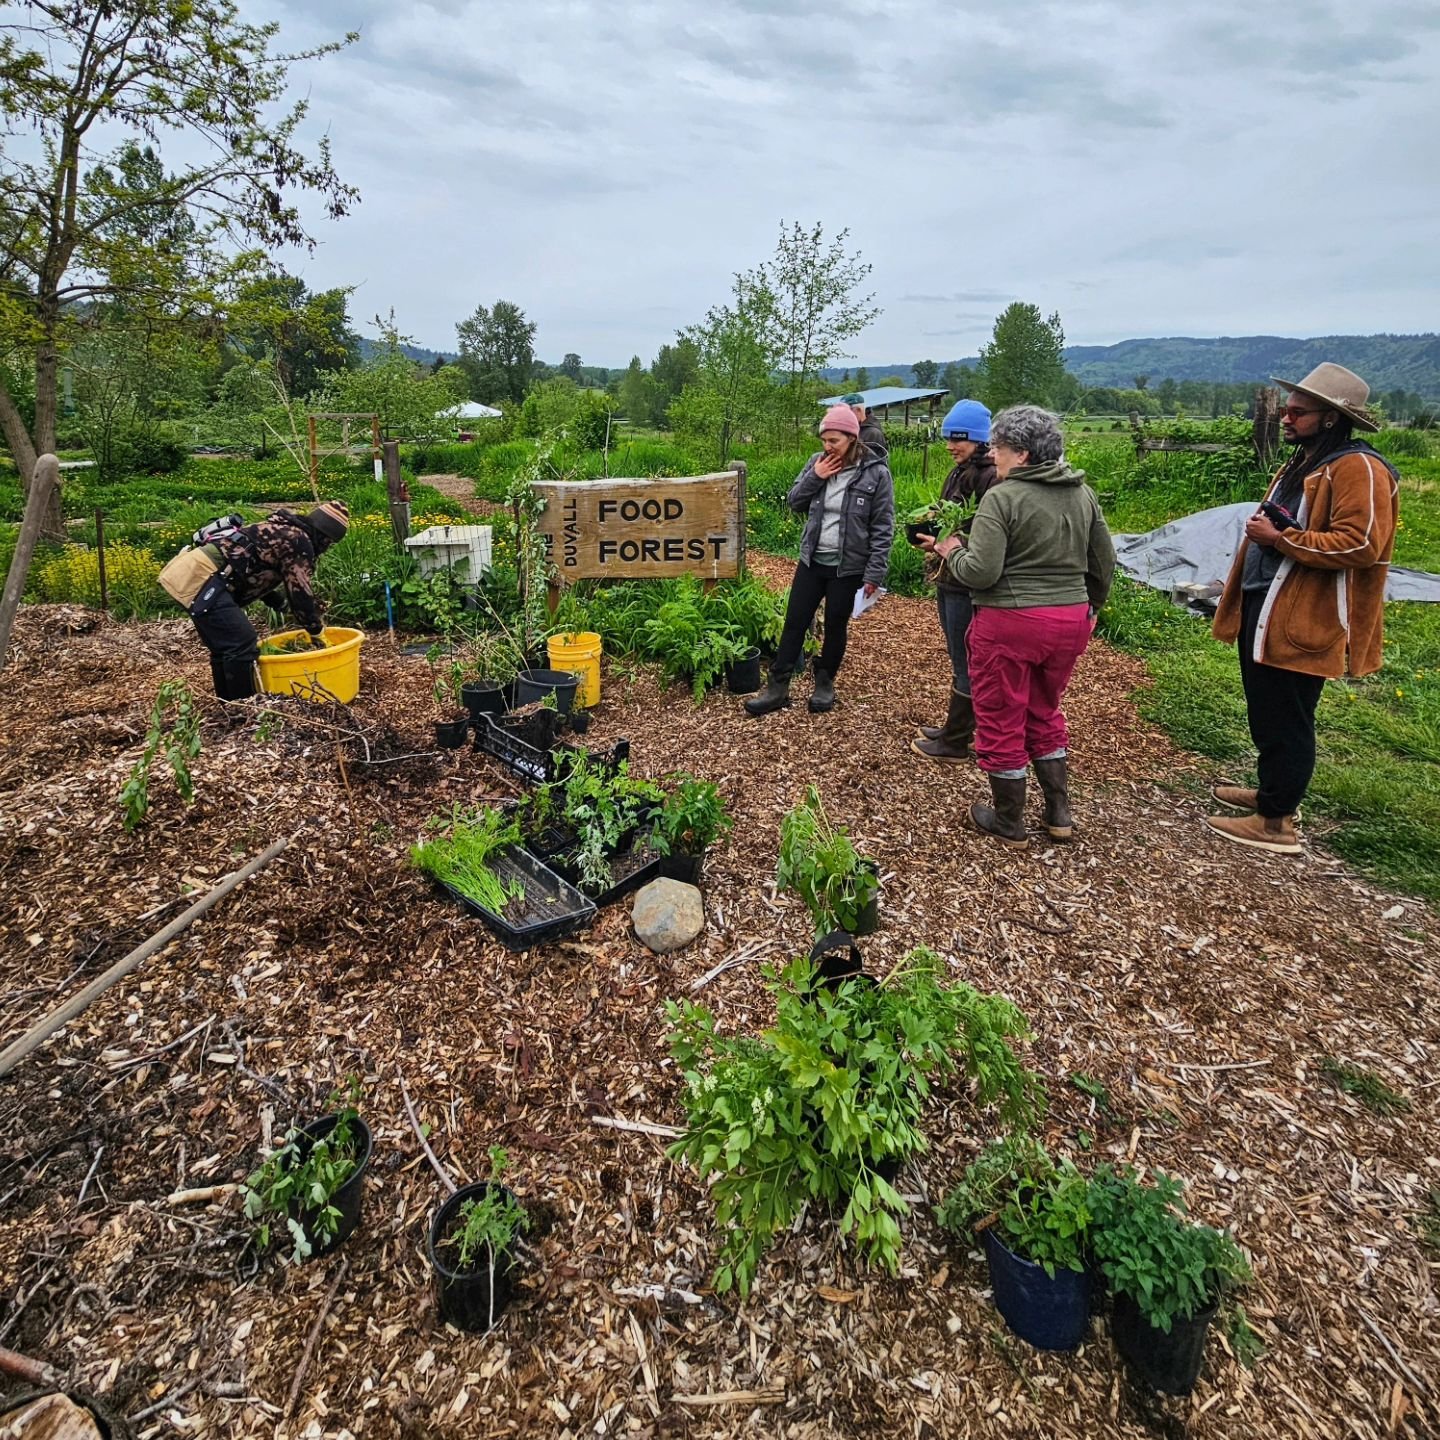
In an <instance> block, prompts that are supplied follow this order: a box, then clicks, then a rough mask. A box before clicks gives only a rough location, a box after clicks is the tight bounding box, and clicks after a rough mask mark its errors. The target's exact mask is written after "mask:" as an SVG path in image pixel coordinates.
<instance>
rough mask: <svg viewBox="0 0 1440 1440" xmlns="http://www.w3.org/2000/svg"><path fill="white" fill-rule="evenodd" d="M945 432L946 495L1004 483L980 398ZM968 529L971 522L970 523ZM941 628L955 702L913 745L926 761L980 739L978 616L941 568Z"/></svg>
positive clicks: (959, 754)
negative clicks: (975, 655) (971, 645)
mask: <svg viewBox="0 0 1440 1440" xmlns="http://www.w3.org/2000/svg"><path fill="white" fill-rule="evenodd" d="M940 436H941V438H942V439H943V440H944V441H945V448H946V449H947V450H948V451H949V452H950V458H951V459H952V460H954V462H955V467H954V469H952V470H951V471H950V473H949V475H947V476H946V477H945V484H944V486H943V487H942V488H941V491H940V498H941V499H942V500H969V499H971V498H972V497H973V498H974V499H975V500H977V501H978V500H979V499H980V497H981V496H982V495H983V494H984V493H985V492H986V491H987V490H989V489H990V488H991V486H993V485H997V484H999V481H1000V477H999V476H998V475H997V474H996V473H995V460H994V457H993V456H992V455H991V454H990V449H989V441H990V412H989V411H988V410H987V409H986V408H985V407H984V406H983V405H982V404H981V403H980V402H979V401H978V400H957V401H956V402H955V404H954V405H952V406H951V407H950V412H949V414H947V415H946V416H945V419H944V420H943V421H941V423H940ZM965 529H966V530H967V531H968V530H969V529H970V526H969V524H968V522H967V524H966V525H965ZM935 598H936V603H937V605H938V607H939V611H940V630H941V633H942V634H943V635H944V636H945V648H946V650H947V651H948V652H949V655H950V706H949V709H948V711H947V712H946V715H945V722H944V724H942V725H921V726H919V727H918V729H917V731H916V735H915V738H914V739H913V740H912V741H911V742H910V748H911V749H912V750H914V751H915V753H916V754H917V755H923V756H924V757H925V758H926V759H927V760H946V761H958V760H968V759H970V758H971V757H972V756H973V755H974V753H975V751H974V743H975V707H974V705H973V704H972V703H971V700H970V660H969V655H968V652H967V651H966V648H965V637H966V634H967V633H968V631H969V629H970V621H971V619H972V618H973V617H974V614H975V607H974V606H973V605H972V604H971V603H970V592H969V591H968V590H966V589H963V588H962V587H961V586H959V585H957V584H956V583H955V582H954V581H953V580H952V579H951V578H950V573H949V571H948V569H946V568H942V569H941V571H940V574H939V577H938V578H937V580H936V582H935Z"/></svg>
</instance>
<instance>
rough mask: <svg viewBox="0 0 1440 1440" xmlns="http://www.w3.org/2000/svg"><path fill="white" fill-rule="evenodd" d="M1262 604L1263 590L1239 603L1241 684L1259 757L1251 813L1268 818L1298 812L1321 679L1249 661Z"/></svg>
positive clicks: (1309, 769) (1311, 757)
mask: <svg viewBox="0 0 1440 1440" xmlns="http://www.w3.org/2000/svg"><path fill="white" fill-rule="evenodd" d="M1264 603H1265V592H1264V591H1263V590H1247V591H1246V592H1245V593H1244V595H1243V597H1242V599H1241V607H1240V683H1241V685H1243V686H1244V689H1245V711H1246V714H1247V716H1248V717H1249V720H1250V738H1251V739H1252V740H1253V741H1254V742H1255V749H1256V751H1257V754H1258V758H1257V761H1256V768H1257V770H1258V772H1259V776H1260V795H1259V799H1258V800H1257V801H1256V805H1255V808H1256V809H1257V810H1258V811H1259V812H1260V814H1261V815H1264V816H1265V817H1267V818H1269V819H1273V818H1275V817H1277V816H1280V815H1293V814H1294V813H1295V812H1296V811H1297V810H1298V809H1299V808H1300V802H1301V800H1303V799H1304V798H1305V791H1306V790H1307V789H1308V788H1309V786H1310V777H1311V776H1312V775H1313V774H1314V773H1315V707H1316V706H1317V705H1318V704H1319V703H1320V692H1321V690H1323V689H1324V688H1325V680H1324V678H1323V677H1322V676H1320V675H1303V674H1301V673H1300V671H1298V670H1281V669H1280V668H1278V667H1277V666H1275V665H1262V664H1261V663H1260V662H1259V661H1258V660H1256V659H1254V654H1255V627H1256V624H1257V623H1258V621H1259V619H1260V610H1261V607H1262V606H1263V605H1264Z"/></svg>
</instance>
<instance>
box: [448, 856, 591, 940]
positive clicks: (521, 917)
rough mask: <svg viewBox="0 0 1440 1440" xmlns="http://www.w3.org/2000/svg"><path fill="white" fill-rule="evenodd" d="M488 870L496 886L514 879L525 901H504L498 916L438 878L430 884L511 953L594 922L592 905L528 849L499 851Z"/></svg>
mask: <svg viewBox="0 0 1440 1440" xmlns="http://www.w3.org/2000/svg"><path fill="white" fill-rule="evenodd" d="M490 867H491V869H493V870H494V872H495V874H496V875H497V876H498V877H499V879H500V880H501V881H502V882H505V883H508V882H509V881H511V880H519V881H520V883H521V884H522V885H523V886H524V887H525V898H524V899H523V900H512V901H510V903H509V904H508V905H506V907H505V911H504V913H503V914H500V915H497V914H495V913H494V911H492V910H487V909H486V908H485V907H484V906H483V905H479V904H477V903H476V902H475V901H474V900H472V899H470V897H469V896H468V895H462V894H461V893H460V892H459V891H458V890H457V889H456V888H455V887H454V886H453V885H447V884H446V883H445V882H444V881H443V880H440V881H437V882H436V883H437V884H438V885H439V886H440V888H441V889H442V890H444V891H445V893H446V894H447V895H449V896H450V898H451V899H452V900H458V901H459V902H460V904H461V905H462V906H463V907H464V908H465V909H466V910H468V911H469V912H470V913H471V914H472V915H477V916H479V918H480V919H481V920H483V921H484V922H485V923H486V925H488V926H489V927H490V929H491V930H493V931H494V932H495V934H496V935H498V936H499V937H500V942H501V943H502V944H503V945H505V946H506V947H507V948H509V949H511V950H528V949H529V948H530V947H531V946H532V945H543V944H544V943H545V942H546V941H547V940H558V939H560V938H561V937H562V936H565V935H573V934H574V933H575V932H576V931H577V930H583V929H584V928H585V927H586V926H587V925H589V924H590V922H591V921H592V920H593V919H594V918H595V909H596V907H595V902H594V901H593V900H591V899H590V898H589V897H588V896H586V895H582V894H581V893H580V891H578V890H577V889H576V888H575V887H574V886H573V885H571V884H570V883H569V882H568V881H567V880H565V879H563V878H562V877H561V876H559V875H557V874H556V873H555V872H554V871H553V870H551V869H550V868H549V867H548V866H546V865H545V864H543V863H542V862H541V861H539V860H537V859H536V858H535V857H534V856H533V855H532V854H531V853H530V852H529V851H528V850H521V849H518V848H511V849H509V850H502V851H501V852H500V853H499V854H498V855H496V856H494V857H493V858H492V860H491V862H490Z"/></svg>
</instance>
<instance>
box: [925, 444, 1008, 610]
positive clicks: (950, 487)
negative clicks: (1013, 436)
mask: <svg viewBox="0 0 1440 1440" xmlns="http://www.w3.org/2000/svg"><path fill="white" fill-rule="evenodd" d="M999 483H1000V476H999V475H998V474H997V473H996V471H995V457H994V456H993V455H992V454H991V453H990V451H989V450H988V449H986V450H977V451H976V452H975V453H974V454H973V455H972V456H971V457H970V458H969V459H968V460H966V461H965V462H964V463H963V464H961V465H956V466H955V467H954V468H953V469H952V470H951V471H950V473H949V474H948V475H947V476H946V477H945V483H944V485H942V486H941V487H940V498H941V499H942V500H968V499H969V498H970V497H971V496H972V495H973V496H974V497H975V498H976V500H979V499H980V498H981V497H982V496H983V495H984V494H985V492H986V491H987V490H991V489H993V488H994V487H995V486H996V485H998V484H999ZM973 523H974V517H973V516H972V517H971V519H970V520H968V521H967V522H966V524H965V533H966V534H967V535H968V534H969V533H970V530H971V527H972V525H973ZM935 588H936V589H937V590H950V591H962V590H964V588H965V587H964V586H963V585H957V584H956V583H955V582H954V581H953V580H952V579H951V578H950V571H949V569H948V568H947V567H945V566H941V568H940V575H939V578H938V579H937V580H936V581H935Z"/></svg>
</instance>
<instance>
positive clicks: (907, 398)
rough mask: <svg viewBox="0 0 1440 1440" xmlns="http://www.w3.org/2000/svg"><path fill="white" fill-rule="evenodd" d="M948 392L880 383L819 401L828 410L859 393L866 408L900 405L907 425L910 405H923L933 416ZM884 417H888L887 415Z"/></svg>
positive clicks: (876, 408)
mask: <svg viewBox="0 0 1440 1440" xmlns="http://www.w3.org/2000/svg"><path fill="white" fill-rule="evenodd" d="M949 394H950V392H949V391H948V390H904V389H901V388H900V387H899V386H898V385H881V386H878V387H877V388H875V389H873V390H845V391H843V392H842V393H841V394H840V395H831V396H830V397H829V398H828V399H825V400H822V401H820V404H821V405H823V406H824V407H825V408H826V409H827V410H828V409H829V408H830V406H832V405H840V404H843V403H844V400H843V397H844V396H845V395H860V396H863V397H864V400H865V408H866V409H867V410H881V411H890V410H893V409H894V408H895V407H896V406H900V407H901V408H903V410H904V412H905V414H904V423H905V424H906V425H908V424H909V423H910V407H911V406H912V405H915V406H917V407H923V412H924V413H927V414H928V416H930V417H933V416H934V414H935V411H936V410H937V409H939V407H940V402H941V401H942V400H944V399H945V398H946V397H947V396H948V395H949ZM886 418H887V419H888V418H889V417H888V415H887V417H886Z"/></svg>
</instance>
